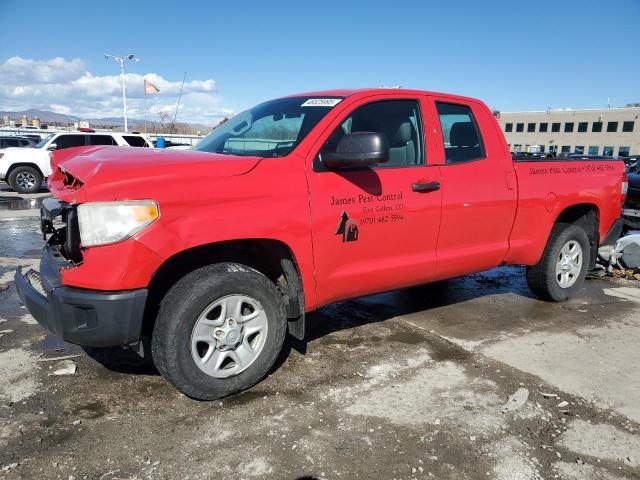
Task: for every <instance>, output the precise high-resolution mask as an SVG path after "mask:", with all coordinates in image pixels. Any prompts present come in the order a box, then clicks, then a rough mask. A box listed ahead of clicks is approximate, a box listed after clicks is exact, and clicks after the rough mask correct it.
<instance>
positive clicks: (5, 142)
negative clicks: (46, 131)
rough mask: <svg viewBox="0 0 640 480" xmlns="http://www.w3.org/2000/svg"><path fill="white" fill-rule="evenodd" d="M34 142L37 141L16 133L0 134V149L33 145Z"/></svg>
mask: <svg viewBox="0 0 640 480" xmlns="http://www.w3.org/2000/svg"><path fill="white" fill-rule="evenodd" d="M36 143H38V142H36V141H34V140H32V139H30V138H27V137H23V136H18V135H6V136H4V135H3V136H0V149H3V148H24V147H33V146H34V145H35V144H36Z"/></svg>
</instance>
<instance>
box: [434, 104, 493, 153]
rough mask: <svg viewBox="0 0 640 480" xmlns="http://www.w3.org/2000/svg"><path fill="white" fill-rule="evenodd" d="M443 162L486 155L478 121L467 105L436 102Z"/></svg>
mask: <svg viewBox="0 0 640 480" xmlns="http://www.w3.org/2000/svg"><path fill="white" fill-rule="evenodd" d="M436 110H437V112H438V119H439V121H440V128H441V130H442V142H443V144H444V154H445V162H446V163H447V164H457V163H466V162H473V161H476V160H482V159H483V158H485V157H486V152H485V148H484V143H483V141H482V135H481V134H480V129H479V128H478V123H477V122H476V119H475V117H474V115H473V112H472V111H471V108H470V107H469V106H468V105H463V104H458V103H447V102H436Z"/></svg>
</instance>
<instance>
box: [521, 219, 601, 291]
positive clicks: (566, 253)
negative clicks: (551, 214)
mask: <svg viewBox="0 0 640 480" xmlns="http://www.w3.org/2000/svg"><path fill="white" fill-rule="evenodd" d="M589 252H590V249H589V238H588V237H587V233H586V232H585V231H584V229H583V228H582V227H580V226H578V225H576V224H567V223H558V224H556V225H555V226H554V227H553V229H552V230H551V235H549V240H548V241H547V246H546V247H545V250H544V252H543V254H542V258H541V259H540V261H539V262H538V263H537V264H535V265H533V266H531V267H527V283H528V284H529V288H530V289H531V291H533V293H535V294H536V295H537V296H539V297H541V298H543V299H545V300H553V301H555V302H562V301H564V300H567V299H568V298H569V297H571V296H572V295H573V294H574V293H575V292H576V291H577V290H578V289H579V288H580V286H581V285H582V282H583V281H584V278H585V276H586V274H587V268H588V266H589V261H590V258H589V255H590V253H589Z"/></svg>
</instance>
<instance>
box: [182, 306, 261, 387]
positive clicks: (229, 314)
mask: <svg viewBox="0 0 640 480" xmlns="http://www.w3.org/2000/svg"><path fill="white" fill-rule="evenodd" d="M267 330H268V322H267V314H266V312H265V311H264V308H263V307H262V305H260V303H259V302H258V301H257V300H256V299H255V298H252V297H250V296H247V295H241V294H234V295H227V296H224V297H222V298H220V299H218V300H216V301H214V302H212V303H211V304H209V305H208V306H207V307H206V308H205V309H204V310H203V312H202V313H201V314H200V316H199V317H198V319H197V320H196V323H195V324H194V326H193V330H192V332H191V340H190V347H191V356H192V358H193V361H194V362H195V364H196V365H197V366H198V368H199V369H200V370H201V371H202V372H204V373H205V374H207V375H209V376H211V377H214V378H228V377H232V376H234V375H238V374H239V373H241V372H243V371H244V370H246V369H247V368H248V367H249V366H250V365H251V364H252V363H253V362H254V361H255V360H256V359H257V358H258V357H259V356H260V353H261V352H262V350H263V348H264V345H265V341H266V337H267Z"/></svg>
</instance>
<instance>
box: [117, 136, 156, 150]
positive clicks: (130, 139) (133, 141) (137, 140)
mask: <svg viewBox="0 0 640 480" xmlns="http://www.w3.org/2000/svg"><path fill="white" fill-rule="evenodd" d="M122 138H124V140H125V142H127V143H128V144H129V145H131V146H132V147H148V146H149V145H147V142H146V141H145V139H144V138H142V137H137V136H135V135H123V136H122Z"/></svg>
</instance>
